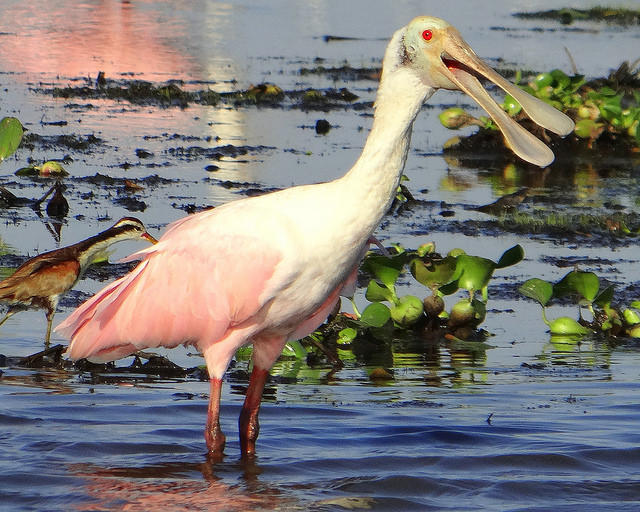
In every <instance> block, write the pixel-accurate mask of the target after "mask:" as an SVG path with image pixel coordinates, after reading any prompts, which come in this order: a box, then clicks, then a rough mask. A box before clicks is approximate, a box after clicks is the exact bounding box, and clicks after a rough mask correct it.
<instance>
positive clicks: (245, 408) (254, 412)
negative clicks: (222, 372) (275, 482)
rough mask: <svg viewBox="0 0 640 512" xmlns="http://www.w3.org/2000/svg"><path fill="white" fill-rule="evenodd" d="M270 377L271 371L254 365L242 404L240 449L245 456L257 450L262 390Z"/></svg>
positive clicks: (239, 423) (239, 422) (239, 421)
mask: <svg viewBox="0 0 640 512" xmlns="http://www.w3.org/2000/svg"><path fill="white" fill-rule="evenodd" d="M267 377H269V371H268V370H264V369H262V368H258V367H257V366H254V367H253V372H251V378H250V379H249V387H248V388H247V395H246V397H245V399H244V404H243V405H242V411H241V412H240V419H239V420H238V426H239V428H240V450H241V452H242V455H243V456H246V455H253V454H254V453H255V452H256V440H257V439H258V433H259V432H260V425H259V424H258V412H259V411H260V402H261V400H262V391H263V390H264V385H265V382H267Z"/></svg>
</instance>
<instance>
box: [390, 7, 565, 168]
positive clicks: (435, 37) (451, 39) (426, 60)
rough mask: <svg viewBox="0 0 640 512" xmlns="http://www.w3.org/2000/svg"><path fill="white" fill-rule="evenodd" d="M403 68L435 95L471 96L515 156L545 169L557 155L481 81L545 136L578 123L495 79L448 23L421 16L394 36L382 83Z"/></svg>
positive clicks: (499, 77) (494, 75) (563, 133)
mask: <svg viewBox="0 0 640 512" xmlns="http://www.w3.org/2000/svg"><path fill="white" fill-rule="evenodd" d="M399 68H405V69H409V70H413V72H415V73H417V75H418V76H419V79H420V81H421V83H422V84H424V85H425V86H427V87H428V88H430V89H432V90H433V91H435V90H436V89H449V90H459V91H463V92H465V93H466V94H468V95H469V96H471V97H472V98H473V99H474V100H475V101H476V102H477V103H478V104H479V105H480V106H481V107H482V108H483V109H484V110H486V112H487V113H488V114H489V115H490V116H491V117H492V118H493V120H494V121H495V123H496V124H497V125H498V127H499V128H500V130H501V131H502V133H503V134H504V137H505V141H506V143H507V145H508V146H509V147H510V148H511V150H512V151H513V152H514V153H516V154H517V155H518V156H520V157H521V158H522V159H524V160H526V161H528V162H531V163H533V164H536V165H539V166H541V167H545V166H547V165H549V164H550V163H551V162H552V161H553V159H554V156H553V152H552V151H551V150H550V149H549V148H548V147H547V146H546V145H545V144H543V143H542V142H541V141H540V140H539V139H538V138H536V137H534V136H533V135H532V134H531V133H529V132H528V131H526V130H525V129H524V128H522V126H520V125H519V124H518V123H516V122H515V121H513V120H512V119H511V118H510V117H509V116H508V115H507V114H506V113H505V112H504V110H503V109H502V108H501V107H500V106H499V105H498V104H497V103H496V102H495V101H494V100H493V99H492V98H491V96H490V95H489V93H487V91H486V90H485V89H484V88H483V87H482V85H481V83H480V81H479V80H478V78H484V79H486V80H488V81H490V82H492V83H494V84H495V85H497V86H498V87H500V88H501V89H502V90H504V91H505V92H506V93H508V94H510V95H511V96H513V98H515V99H516V101H518V102H519V103H520V104H521V105H522V108H523V110H524V111H525V112H526V114H527V115H528V116H529V117H530V118H531V120H532V121H534V122H535V123H537V124H538V125H540V126H541V127H543V128H545V129H546V130H549V131H552V132H554V133H557V134H558V135H562V136H564V135H568V134H569V133H571V131H572V130H573V127H574V123H573V121H572V120H571V119H570V118H569V117H567V116H566V115H564V114H563V113H561V112H559V111H558V110H556V109H555V108H553V107H552V106H551V105H548V104H547V103H545V102H544V101H542V100H539V99H537V98H535V97H533V96H531V95H529V94H527V93H526V92H524V91H523V90H522V89H520V88H518V87H516V86H515V85H513V84H512V83H511V82H509V81H508V80H506V79H504V78H503V77H502V76H500V75H499V74H498V73H496V72H495V71H494V70H493V69H491V68H490V67H489V66H488V65H487V64H485V63H484V62H483V61H482V59H480V58H479V57H478V56H477V55H476V53H475V52H474V51H473V50H472V49H471V47H470V46H469V45H468V44H467V43H466V42H465V41H464V39H462V36H461V35H460V32H458V30H456V29H455V28H454V27H453V26H452V25H451V24H449V23H448V22H446V21H444V20H441V19H438V18H433V17H430V16H421V17H418V18H415V19H414V20H413V21H411V23H409V25H407V26H406V27H404V28H402V29H400V30H398V31H397V32H396V33H395V34H394V36H393V38H392V39H391V44H390V45H389V47H388V50H387V54H386V56H385V60H384V67H383V79H384V78H385V74H388V73H389V72H391V71H392V70H394V69H395V70H397V69H399Z"/></svg>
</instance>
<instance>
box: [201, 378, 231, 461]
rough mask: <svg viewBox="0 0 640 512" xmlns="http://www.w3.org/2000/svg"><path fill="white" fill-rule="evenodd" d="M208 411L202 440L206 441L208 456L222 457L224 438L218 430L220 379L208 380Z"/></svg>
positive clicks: (219, 429) (220, 430)
mask: <svg viewBox="0 0 640 512" xmlns="http://www.w3.org/2000/svg"><path fill="white" fill-rule="evenodd" d="M209 384H210V390H209V409H208V413H207V426H206V427H205V429H204V438H205V440H206V441H207V448H208V450H209V455H222V451H223V450H224V444H225V442H226V438H225V436H224V434H223V433H222V429H221V428H220V393H221V392H222V379H210V380H209Z"/></svg>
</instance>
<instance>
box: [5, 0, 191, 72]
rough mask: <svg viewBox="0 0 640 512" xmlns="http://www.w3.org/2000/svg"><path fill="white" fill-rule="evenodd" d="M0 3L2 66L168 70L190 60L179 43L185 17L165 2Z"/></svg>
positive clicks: (9, 68)
mask: <svg viewBox="0 0 640 512" xmlns="http://www.w3.org/2000/svg"><path fill="white" fill-rule="evenodd" d="M0 9H1V12H2V16H1V17H0V44H2V55H3V58H2V62H1V63H0V67H1V68H2V70H4V71H7V72H27V73H44V74H50V73H51V74H55V75H58V76H62V77H71V78H74V77H79V76H87V75H90V76H95V75H96V74H97V72H98V71H104V72H105V73H106V74H107V75H112V74H120V73H130V72H134V73H136V74H153V75H168V76H171V75H175V74H180V73H189V72H190V71H191V67H192V66H193V65H194V63H193V61H192V60H190V59H189V58H188V55H185V52H184V50H183V48H184V45H183V44H180V43H179V41H180V38H181V37H183V36H184V35H185V33H186V32H187V30H188V27H187V26H186V24H187V23H186V21H185V20H183V19H181V18H180V17H179V16H175V15H174V14H175V12H176V11H175V10H173V9H172V4H171V3H170V2H166V3H165V2H153V3H149V2H137V3H130V2H125V1H115V0H105V1H95V2H75V1H62V2H21V3H15V2H8V1H6V2H5V1H2V2H0Z"/></svg>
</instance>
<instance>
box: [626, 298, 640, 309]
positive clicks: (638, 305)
mask: <svg viewBox="0 0 640 512" xmlns="http://www.w3.org/2000/svg"><path fill="white" fill-rule="evenodd" d="M629 307H630V308H634V309H640V300H634V301H633V302H632V303H631V304H629Z"/></svg>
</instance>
